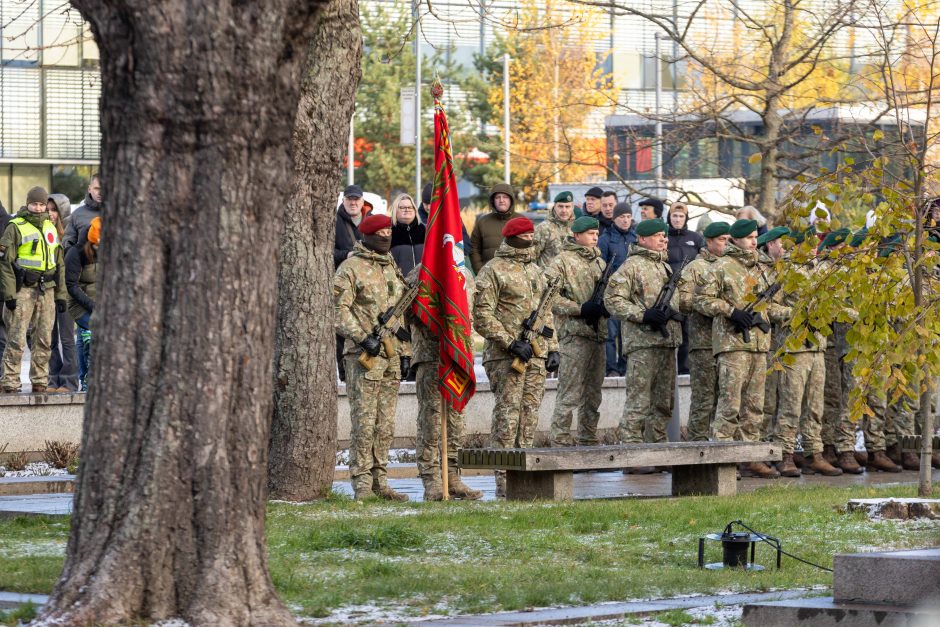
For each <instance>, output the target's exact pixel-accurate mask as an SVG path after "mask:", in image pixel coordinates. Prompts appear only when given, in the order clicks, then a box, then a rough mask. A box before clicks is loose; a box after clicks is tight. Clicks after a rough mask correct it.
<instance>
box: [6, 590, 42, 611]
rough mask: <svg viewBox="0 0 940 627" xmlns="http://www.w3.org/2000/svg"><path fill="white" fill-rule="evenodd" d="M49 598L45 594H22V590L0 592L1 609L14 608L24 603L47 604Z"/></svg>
mask: <svg viewBox="0 0 940 627" xmlns="http://www.w3.org/2000/svg"><path fill="white" fill-rule="evenodd" d="M48 600H49V597H47V596H46V595H44V594H22V593H20V592H0V610H12V609H15V608H17V607H19V606H21V605H23V604H24V603H32V604H33V605H36V606H40V605H45V604H46V601H48Z"/></svg>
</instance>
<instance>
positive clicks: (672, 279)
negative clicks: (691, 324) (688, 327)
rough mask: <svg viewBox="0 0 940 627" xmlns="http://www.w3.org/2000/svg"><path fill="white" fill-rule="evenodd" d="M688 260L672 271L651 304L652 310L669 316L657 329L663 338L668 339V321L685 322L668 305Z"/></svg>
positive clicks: (683, 318)
mask: <svg viewBox="0 0 940 627" xmlns="http://www.w3.org/2000/svg"><path fill="white" fill-rule="evenodd" d="M689 261H690V260H689V259H686V260H685V261H683V262H682V265H681V266H679V269H678V270H676V271H674V272H673V273H672V274H671V275H670V276H669V280H668V281H666V284H665V285H663V289H661V290H660V291H659V296H658V297H656V303H654V304H653V307H652V309H659V310H660V311H665V312H667V313H668V314H669V317H668V318H666V322H664V323H663V325H662V326H660V327H659V333H660V335H662V336H663V337H664V338H668V337H669V331H667V330H666V327H667V326H669V321H670V320H675V321H676V322H680V323H681V322H685V316H684V315H683V314H681V313H679V312H678V311H676V310H675V309H673V308H671V307H670V306H669V303H671V302H672V297H673V295H674V294H675V293H676V288H677V287H678V286H679V278H680V277H681V276H682V271H683V270H685V266H686V265H687V264H688V263H689Z"/></svg>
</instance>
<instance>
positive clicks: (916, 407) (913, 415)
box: [885, 395, 936, 446]
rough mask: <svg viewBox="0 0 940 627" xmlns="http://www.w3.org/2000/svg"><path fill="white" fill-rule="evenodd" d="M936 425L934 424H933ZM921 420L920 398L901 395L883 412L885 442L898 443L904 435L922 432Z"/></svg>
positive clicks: (891, 444)
mask: <svg viewBox="0 0 940 627" xmlns="http://www.w3.org/2000/svg"><path fill="white" fill-rule="evenodd" d="M934 426H936V425H934ZM923 427H924V424H923V420H921V416H920V398H919V397H917V398H911V397H910V396H906V395H905V396H902V397H901V398H900V399H898V401H897V402H895V403H892V404H891V405H889V406H888V409H887V412H886V413H885V444H886V445H887V446H893V445H895V444H900V442H901V438H902V437H904V436H906V435H919V434H920V433H922V432H923Z"/></svg>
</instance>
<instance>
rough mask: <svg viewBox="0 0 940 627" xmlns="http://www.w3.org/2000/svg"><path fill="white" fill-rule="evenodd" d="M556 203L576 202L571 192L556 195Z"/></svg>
mask: <svg viewBox="0 0 940 627" xmlns="http://www.w3.org/2000/svg"><path fill="white" fill-rule="evenodd" d="M555 202H574V194H572V193H571V192H558V193H557V194H555Z"/></svg>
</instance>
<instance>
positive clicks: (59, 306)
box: [55, 300, 68, 313]
mask: <svg viewBox="0 0 940 627" xmlns="http://www.w3.org/2000/svg"><path fill="white" fill-rule="evenodd" d="M55 310H56V311H57V312H59V313H65V312H66V311H68V304H67V303H66V302H65V301H64V300H57V301H56V302H55Z"/></svg>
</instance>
